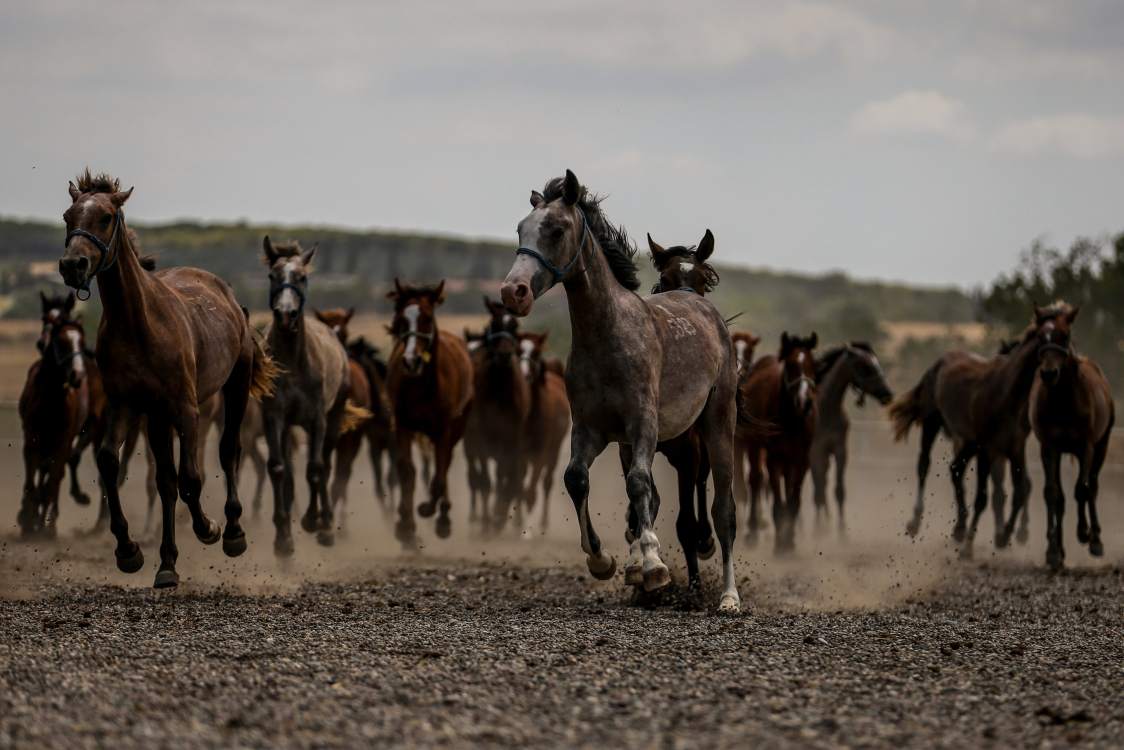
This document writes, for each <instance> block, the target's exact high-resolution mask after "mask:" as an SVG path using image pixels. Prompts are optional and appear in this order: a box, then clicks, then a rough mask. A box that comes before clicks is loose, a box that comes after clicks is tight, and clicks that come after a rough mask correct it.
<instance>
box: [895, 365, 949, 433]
mask: <svg viewBox="0 0 1124 750" xmlns="http://www.w3.org/2000/svg"><path fill="white" fill-rule="evenodd" d="M943 361H944V360H943V359H941V360H937V362H936V364H934V365H933V366H932V367H930V368H929V369H928V370H926V371H925V374H924V375H922V376H921V380H919V381H918V382H917V385H915V386H913V387H912V388H910V389H909V391H907V392H906V393H905V394H904V395H901V396H898V397H897V398H896V399H894V400H893V402H892V403H891V404H890V407H889V414H890V424H891V425H892V426H893V428H894V442H898V441H901V440H905V439H906V438H907V437H908V436H909V430H910V428H911V427H913V425H915V424H917V423H919V422H920V421H921V419H922V417H924V416H925V415H924V413H923V411H922V408H921V399H922V395H923V394H924V391H925V389H926V388H930V387H932V385H933V383H932V381H933V380H934V379H935V378H936V375H937V371H938V370H939V369H940V367H941V363H942V362H943Z"/></svg>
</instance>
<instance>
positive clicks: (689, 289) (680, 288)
mask: <svg viewBox="0 0 1124 750" xmlns="http://www.w3.org/2000/svg"><path fill="white" fill-rule="evenodd" d="M675 291H677V292H690V293H691V294H698V292H696V291H695V290H694V289H693V288H692V287H689V286H681V287H679V288H678V289H676V290H675ZM659 293H660V294H663V293H664V288H663V276H661V277H660V291H659Z"/></svg>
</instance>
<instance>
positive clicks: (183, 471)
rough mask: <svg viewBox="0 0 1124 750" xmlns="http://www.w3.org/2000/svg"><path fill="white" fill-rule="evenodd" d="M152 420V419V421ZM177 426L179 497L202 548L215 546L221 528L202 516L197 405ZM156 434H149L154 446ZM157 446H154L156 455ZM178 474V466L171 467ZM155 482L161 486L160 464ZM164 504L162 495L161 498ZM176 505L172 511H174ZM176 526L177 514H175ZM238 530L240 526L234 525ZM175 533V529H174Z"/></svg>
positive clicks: (182, 415) (184, 411) (184, 412)
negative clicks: (189, 515) (178, 440)
mask: <svg viewBox="0 0 1124 750" xmlns="http://www.w3.org/2000/svg"><path fill="white" fill-rule="evenodd" d="M149 419H150V420H151V417H149ZM174 426H175V428H176V430H177V431H178V432H179V438H180V470H179V491H180V497H182V498H183V502H184V504H185V505H187V510H188V511H189V512H190V513H191V530H192V531H193V532H195V537H196V538H197V539H198V540H199V541H201V542H203V544H215V543H216V542H218V540H219V539H221V538H222V527H221V526H220V525H219V523H218V521H215V520H213V519H211V518H208V517H207V514H206V513H204V512H203V506H202V504H201V502H200V496H201V495H202V492H203V479H202V477H201V476H200V474H201V472H200V469H199V439H200V435H199V408H198V407H197V406H195V404H194V403H190V404H188V405H187V406H185V407H183V408H181V410H180V413H179V415H177V417H176V418H175V420H174ZM153 434H155V433H154V432H153V430H152V429H151V428H149V430H148V439H149V442H150V443H151V441H152V436H153ZM155 451H156V446H153V452H154V453H155ZM172 470H173V471H175V466H174V465H173V466H172ZM156 481H157V483H159V482H160V464H159V462H157V468H156ZM160 499H161V501H163V499H164V498H163V495H161V498H160ZM174 507H175V506H174V504H173V510H174ZM238 515H241V508H239V513H238ZM172 518H173V520H172V521H171V522H172V523H173V524H174V513H173V514H172ZM168 523H169V514H168V509H167V507H165V508H164V524H165V525H167V524H168ZM235 528H236V529H237V523H235ZM172 530H173V532H174V531H175V526H174V525H173V527H172Z"/></svg>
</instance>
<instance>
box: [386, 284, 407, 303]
mask: <svg viewBox="0 0 1124 750" xmlns="http://www.w3.org/2000/svg"><path fill="white" fill-rule="evenodd" d="M405 296H406V290H405V289H404V288H403V287H402V284H400V283H399V282H398V279H395V280H394V288H393V289H391V290H390V291H389V292H387V293H386V298H387V299H390V300H394V301H395V302H397V301H398V300H400V299H402V298H403V297H405Z"/></svg>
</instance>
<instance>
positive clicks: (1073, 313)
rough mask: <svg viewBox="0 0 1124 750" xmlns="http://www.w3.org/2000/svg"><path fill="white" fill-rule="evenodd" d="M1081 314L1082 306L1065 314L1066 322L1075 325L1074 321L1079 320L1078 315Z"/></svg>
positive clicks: (1079, 305)
mask: <svg viewBox="0 0 1124 750" xmlns="http://www.w3.org/2000/svg"><path fill="white" fill-rule="evenodd" d="M1079 312H1081V304H1078V305H1077V307H1075V308H1073V309H1072V310H1070V311H1069V312H1067V313H1066V314H1065V322H1066V323H1069V324H1070V325H1073V321H1075V320H1077V313H1079Z"/></svg>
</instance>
